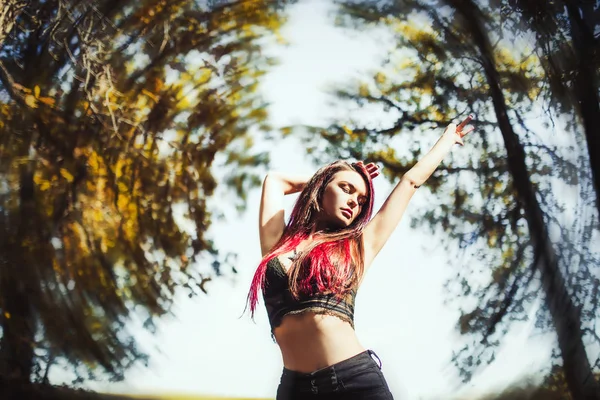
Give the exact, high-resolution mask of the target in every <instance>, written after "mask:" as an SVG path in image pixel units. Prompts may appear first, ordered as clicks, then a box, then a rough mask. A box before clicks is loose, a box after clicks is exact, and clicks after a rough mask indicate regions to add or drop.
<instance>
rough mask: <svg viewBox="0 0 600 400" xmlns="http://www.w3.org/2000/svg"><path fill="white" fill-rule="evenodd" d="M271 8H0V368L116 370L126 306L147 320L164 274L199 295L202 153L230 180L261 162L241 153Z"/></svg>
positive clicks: (111, 2)
mask: <svg viewBox="0 0 600 400" xmlns="http://www.w3.org/2000/svg"><path fill="white" fill-rule="evenodd" d="M284 5H285V4H284V3H282V2H279V3H273V2H270V1H263V0H252V1H250V0H248V1H236V2H231V1H206V2H198V1H191V0H177V1H166V0H144V1H115V0H97V1H93V2H79V1H70V0H51V1H47V0H44V1H27V2H24V1H8V2H4V3H3V4H2V5H1V6H0V22H2V24H1V26H2V27H1V29H0V82H1V86H0V115H1V116H2V117H1V119H0V132H1V133H0V137H1V138H2V139H1V141H0V187H1V188H2V189H1V191H0V211H1V213H0V229H1V234H0V264H1V268H0V310H1V315H2V318H1V319H0V324H1V326H2V338H1V339H0V376H4V377H9V378H13V379H18V380H22V381H25V382H27V381H32V380H33V381H45V380H47V376H48V368H49V367H50V366H51V365H52V364H53V362H54V361H55V360H58V359H63V360H66V361H67V363H70V364H71V365H73V366H74V368H76V369H77V371H79V372H80V373H83V372H84V371H88V372H89V375H88V377H90V378H94V372H95V371H97V367H101V368H102V370H103V371H105V372H106V373H107V374H108V376H109V377H110V378H112V379H120V378H122V376H123V372H124V371H125V369H126V368H127V367H128V366H129V365H131V363H133V362H135V361H136V360H140V359H141V360H143V359H144V355H143V352H141V351H140V350H139V349H138V348H137V347H136V343H135V340H134V338H133V337H132V335H131V333H130V332H128V329H127V325H126V323H127V322H128V321H129V320H130V316H131V315H132V314H133V313H142V315H145V318H146V323H145V324H144V326H145V327H146V328H148V329H152V328H153V319H154V318H155V317H157V316H160V315H163V314H164V313H166V312H168V310H169V307H170V303H171V301H172V299H173V295H174V293H175V290H176V288H177V287H184V288H186V289H187V290H189V291H190V296H191V295H193V294H194V293H198V292H199V291H204V292H206V287H205V285H206V282H208V281H210V280H211V279H212V277H213V276H214V275H215V274H216V275H218V274H219V273H220V271H221V269H220V263H222V262H223V261H224V260H223V255H220V254H219V252H218V249H216V248H215V247H214V245H213V244H212V242H211V241H210V239H209V238H208V237H207V236H206V231H207V229H208V227H209V226H210V222H211V212H210V210H209V209H208V208H207V206H206V200H207V198H209V197H210V196H211V195H212V194H213V191H214V189H215V186H216V184H217V182H216V180H215V178H214V177H213V174H212V172H211V165H212V164H213V161H214V159H215V156H217V155H218V154H222V155H223V156H225V157H226V158H227V159H228V161H229V162H230V164H231V168H232V170H234V171H235V169H236V166H238V167H243V168H239V172H238V173H234V174H232V175H231V176H230V178H229V180H230V181H231V183H232V184H235V187H234V188H235V189H236V190H237V192H238V193H239V194H242V195H243V194H244V192H245V191H246V190H247V189H248V188H249V187H251V186H252V185H253V184H256V177H255V176H254V175H253V174H252V167H254V166H256V165H264V164H265V163H266V161H267V160H268V158H267V157H266V155H265V154H252V153H251V152H250V151H249V150H250V149H251V144H252V142H251V139H252V132H253V131H254V132H260V131H261V129H262V130H263V131H264V130H266V129H268V126H267V125H266V124H265V117H266V111H265V105H264V103H263V102H262V100H261V99H260V97H259V96H258V95H257V93H256V89H257V85H258V83H259V80H260V77H261V76H262V75H263V74H264V72H265V70H266V69H267V68H268V67H269V65H271V64H272V60H270V59H268V58H265V57H264V56H263V55H261V53H260V44H261V43H263V42H264V41H265V40H266V39H267V38H269V37H273V35H275V34H277V31H278V29H279V27H280V26H281V24H282V23H283V21H284V19H283V11H284ZM261 41H262V42H261ZM236 143H241V147H242V151H240V150H239V146H238V148H237V150H236V148H234V147H233V145H234V144H236ZM211 260H213V266H214V272H213V273H211V272H210V271H204V270H202V269H198V268H194V267H193V266H192V264H193V263H194V262H197V263H207V262H210V261H211ZM80 379H83V375H81V374H80Z"/></svg>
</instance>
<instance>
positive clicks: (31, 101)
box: [25, 94, 38, 108]
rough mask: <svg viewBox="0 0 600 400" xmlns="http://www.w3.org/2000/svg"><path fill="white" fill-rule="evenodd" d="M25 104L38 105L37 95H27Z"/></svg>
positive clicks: (34, 106)
mask: <svg viewBox="0 0 600 400" xmlns="http://www.w3.org/2000/svg"><path fill="white" fill-rule="evenodd" d="M25 104H27V105H28V106H29V107H31V108H37V107H38V104H37V99H36V98H35V96H33V95H31V94H28V95H27V96H25Z"/></svg>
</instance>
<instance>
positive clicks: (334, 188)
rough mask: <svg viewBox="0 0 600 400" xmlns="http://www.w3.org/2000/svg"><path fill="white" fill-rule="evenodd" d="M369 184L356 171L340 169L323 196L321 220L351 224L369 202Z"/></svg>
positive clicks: (341, 224)
mask: <svg viewBox="0 0 600 400" xmlns="http://www.w3.org/2000/svg"><path fill="white" fill-rule="evenodd" d="M367 196H368V194H367V185H366V183H365V181H364V179H363V177H362V176H361V175H360V174H359V173H358V172H356V171H347V170H344V171H338V172H336V174H335V175H334V176H333V179H332V180H331V181H330V182H329V183H328V184H327V186H326V187H325V191H324V193H323V197H322V198H321V213H320V215H319V217H320V220H321V222H324V223H331V224H334V225H336V226H339V227H346V226H348V225H350V224H351V223H352V222H353V221H354V220H355V219H356V218H357V217H358V216H359V215H360V212H361V211H362V207H363V205H364V204H365V203H366V202H367Z"/></svg>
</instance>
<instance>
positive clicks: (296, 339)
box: [273, 312, 364, 372]
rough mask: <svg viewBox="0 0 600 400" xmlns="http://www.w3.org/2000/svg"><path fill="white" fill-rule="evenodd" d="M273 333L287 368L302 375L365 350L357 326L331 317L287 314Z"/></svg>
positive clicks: (314, 314)
mask: <svg viewBox="0 0 600 400" xmlns="http://www.w3.org/2000/svg"><path fill="white" fill-rule="evenodd" d="M273 334H274V337H275V339H276V341H277V344H278V345H279V348H280V350H281V355H282V358H283V365H284V366H285V367H286V368H288V369H290V370H295V371H300V372H311V371H315V370H317V369H319V368H323V367H326V366H329V365H332V364H335V363H337V362H340V361H342V360H345V359H348V358H350V357H352V356H354V355H356V354H357V353H360V352H362V351H364V348H363V347H362V346H361V344H360V343H359V341H358V338H357V336H356V332H355V331H354V328H353V326H352V325H351V324H350V323H348V322H347V321H344V320H341V319H339V318H338V317H335V316H331V315H323V314H316V313H310V312H308V313H303V314H301V315H287V316H286V317H285V318H284V319H283V321H282V323H281V325H280V326H279V327H277V328H276V329H275V330H274V331H273Z"/></svg>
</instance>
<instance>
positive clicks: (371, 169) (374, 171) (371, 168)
mask: <svg viewBox="0 0 600 400" xmlns="http://www.w3.org/2000/svg"><path fill="white" fill-rule="evenodd" d="M357 164H361V165H363V166H364V167H365V169H366V170H367V173H368V174H369V176H370V177H371V180H373V179H375V178H377V177H378V176H379V174H380V173H381V169H380V168H379V166H378V165H377V164H375V163H372V162H371V163H368V164H367V165H364V163H363V162H362V161H358V162H357Z"/></svg>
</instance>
